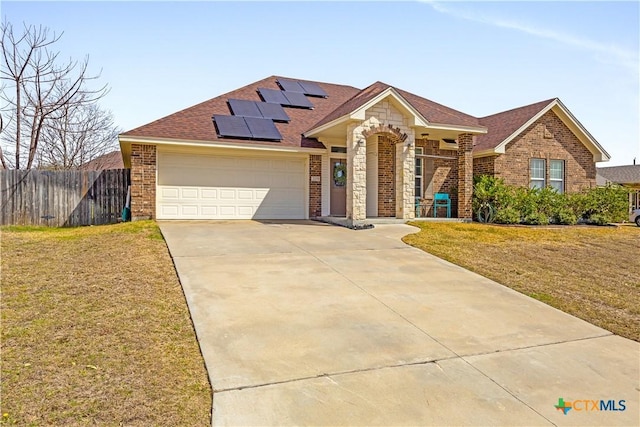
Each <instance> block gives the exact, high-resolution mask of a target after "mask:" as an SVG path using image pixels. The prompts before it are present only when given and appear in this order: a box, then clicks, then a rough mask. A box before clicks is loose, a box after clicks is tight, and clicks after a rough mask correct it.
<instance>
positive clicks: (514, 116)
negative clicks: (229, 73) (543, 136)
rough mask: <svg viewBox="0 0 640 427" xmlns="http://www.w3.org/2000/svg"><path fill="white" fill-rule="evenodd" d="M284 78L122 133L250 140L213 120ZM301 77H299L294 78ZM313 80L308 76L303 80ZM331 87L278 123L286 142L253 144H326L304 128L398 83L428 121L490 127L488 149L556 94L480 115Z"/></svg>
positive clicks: (481, 145) (370, 90)
mask: <svg viewBox="0 0 640 427" xmlns="http://www.w3.org/2000/svg"><path fill="white" fill-rule="evenodd" d="M278 79H291V78H289V77H279V76H270V77H267V78H265V79H262V80H259V81H257V82H254V83H251V84H249V85H247V86H244V87H241V88H239V89H236V90H234V91H232V92H228V93H225V94H223V95H220V96H217V97H215V98H212V99H209V100H208V101H204V102H202V103H200V104H197V105H194V106H192V107H189V108H186V109H184V110H182V111H178V112H177V113H174V114H171V115H169V116H166V117H163V118H161V119H158V120H156V121H154V122H151V123H148V124H146V125H144V126H140V127H138V128H135V129H132V130H130V131H127V132H125V133H123V134H122V136H123V137H136V136H137V137H150V138H166V139H177V140H187V141H189V140H190V141H202V142H212V141H220V140H223V141H225V142H231V143H233V142H244V143H246V142H247V141H246V140H239V139H232V138H224V139H221V138H219V137H218V136H217V135H216V130H215V127H214V125H213V122H212V118H211V117H212V116H213V115H214V114H222V115H230V114H231V112H230V110H229V107H228V105H227V100H229V99H245V100H253V101H260V100H261V99H260V96H259V95H258V92H257V90H258V88H267V89H277V90H279V89H280V87H279V86H278V85H277V83H276V81H277V80H278ZM291 80H299V79H291ZM301 81H308V80H301ZM313 83H316V84H318V85H319V86H320V87H321V88H322V89H324V90H325V91H326V92H327V95H328V97H327V98H315V97H314V98H309V99H310V100H311V102H312V103H313V105H314V108H313V109H312V110H307V109H300V108H286V109H285V110H286V112H287V114H288V115H289V117H290V119H291V121H290V122H289V123H276V124H275V125H276V127H277V128H278V130H279V131H280V133H281V134H282V137H283V139H282V141H280V142H267V141H256V140H251V141H250V142H251V143H253V144H259V145H269V146H288V147H304V148H325V147H324V146H323V145H322V143H320V142H319V141H318V140H316V139H315V138H305V137H303V136H302V134H303V133H304V132H307V131H309V130H311V129H314V128H317V127H320V126H322V125H324V124H327V123H330V122H331V121H333V120H336V119H338V118H340V117H343V116H345V115H347V114H349V113H351V112H352V111H355V110H357V109H358V108H359V107H361V106H363V105H365V104H366V103H367V102H369V101H371V100H372V99H374V98H375V97H376V96H378V95H380V94H381V93H383V92H384V91H386V90H387V89H389V88H393V89H394V90H395V91H396V92H397V93H398V94H399V95H400V96H402V97H403V98H404V100H406V101H407V102H408V103H409V104H411V106H412V107H413V108H414V109H415V110H417V111H418V112H419V113H420V114H421V115H422V116H423V117H424V118H425V119H426V120H427V121H429V122H431V123H438V124H448V125H453V126H455V125H459V126H475V127H486V128H487V130H488V132H487V133H486V134H483V135H477V136H476V141H475V146H474V151H484V150H490V149H493V148H496V147H497V146H498V145H499V144H500V143H502V142H503V141H504V140H505V139H506V138H508V137H509V136H510V135H511V134H513V133H514V132H515V131H516V130H518V129H519V128H520V127H521V126H522V125H524V124H525V123H526V122H527V121H529V120H530V119H531V118H533V117H534V116H535V115H536V114H538V113H539V112H540V111H542V110H543V109H544V108H545V107H547V106H549V104H550V103H552V102H553V101H555V100H556V98H552V99H548V100H545V101H541V102H536V103H535V104H530V105H526V106H524V107H519V108H514V109H512V110H508V111H504V112H501V113H497V114H493V115H491V116H487V117H482V118H476V117H474V116H471V115H469V114H465V113H462V112H460V111H457V110H454V109H452V108H449V107H446V106H444V105H441V104H438V103H436V102H433V101H430V100H428V99H425V98H422V97H420V96H417V95H415V94H412V93H410V92H407V91H404V90H402V89H398V88H396V87H394V86H391V85H389V84H386V83H383V82H375V83H373V84H372V85H370V86H368V87H366V88H365V89H362V90H359V89H357V88H354V87H352V86H346V85H337V84H331V83H322V82H313Z"/></svg>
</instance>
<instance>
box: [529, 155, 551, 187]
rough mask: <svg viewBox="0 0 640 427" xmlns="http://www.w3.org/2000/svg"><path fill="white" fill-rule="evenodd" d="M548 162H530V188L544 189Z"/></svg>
mask: <svg viewBox="0 0 640 427" xmlns="http://www.w3.org/2000/svg"><path fill="white" fill-rule="evenodd" d="M546 169H547V167H546V162H545V160H544V159H531V160H530V161H529V188H544V187H545V185H546V183H545V171H546Z"/></svg>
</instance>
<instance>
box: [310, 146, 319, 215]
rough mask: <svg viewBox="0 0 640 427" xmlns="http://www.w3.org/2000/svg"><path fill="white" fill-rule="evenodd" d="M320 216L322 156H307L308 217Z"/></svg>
mask: <svg viewBox="0 0 640 427" xmlns="http://www.w3.org/2000/svg"><path fill="white" fill-rule="evenodd" d="M319 216H322V156H318V155H315V154H311V155H310V156H309V218H317V217H319Z"/></svg>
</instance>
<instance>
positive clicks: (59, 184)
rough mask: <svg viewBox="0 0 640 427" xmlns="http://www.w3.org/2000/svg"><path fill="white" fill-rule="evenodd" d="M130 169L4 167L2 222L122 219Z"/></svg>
mask: <svg viewBox="0 0 640 427" xmlns="http://www.w3.org/2000/svg"><path fill="white" fill-rule="evenodd" d="M130 184H131V179H130V174H129V169H109V170H103V171H40V170H34V169H32V170H28V171H25V170H0V202H1V203H2V205H1V208H0V225H45V226H52V227H62V226H80V225H100V224H110V223H115V222H118V221H119V220H120V217H121V213H122V208H123V207H124V204H125V201H126V197H127V187H128V186H129V185H130Z"/></svg>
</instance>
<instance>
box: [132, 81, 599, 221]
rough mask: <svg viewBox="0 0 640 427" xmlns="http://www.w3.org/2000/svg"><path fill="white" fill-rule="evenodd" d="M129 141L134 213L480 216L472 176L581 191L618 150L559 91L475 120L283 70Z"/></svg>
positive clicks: (379, 89) (381, 91) (394, 93)
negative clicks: (442, 196) (442, 203)
mask: <svg viewBox="0 0 640 427" xmlns="http://www.w3.org/2000/svg"><path fill="white" fill-rule="evenodd" d="M120 146H121V149H122V155H123V159H124V164H125V166H126V167H130V168H131V177H132V215H133V218H134V219H135V218H149V217H151V218H158V219H190V218H192V219H250V218H253V219H305V218H313V217H322V216H342V217H346V218H347V220H348V222H349V223H351V224H357V223H361V222H363V221H364V220H365V219H366V218H368V217H369V218H371V217H395V218H402V219H411V218H414V217H415V215H416V203H417V200H420V201H421V202H422V205H423V207H425V208H426V209H425V210H426V211H428V210H429V208H430V203H432V200H433V197H434V194H435V193H447V194H448V195H449V197H450V199H451V201H452V216H454V217H458V218H465V219H470V218H471V217H472V212H471V198H472V192H473V175H474V174H480V173H488V174H492V175H496V176H499V177H502V178H504V179H505V180H506V181H507V182H508V183H512V184H519V185H530V186H535V187H542V186H545V185H551V186H553V187H555V188H557V189H558V190H559V191H577V190H580V189H581V188H584V187H591V186H594V185H595V175H596V174H595V163H596V162H600V161H607V160H608V159H609V155H608V154H607V153H606V152H605V151H604V149H603V148H602V147H601V146H600V145H599V144H598V142H597V141H596V140H595V139H594V138H593V137H592V136H591V135H590V134H589V133H588V132H587V131H586V129H585V128H584V127H583V126H582V125H581V124H580V123H579V122H578V121H577V120H576V119H575V118H574V117H573V115H572V114H571V113H570V112H569V110H568V109H567V108H566V107H565V106H564V105H563V104H562V103H561V102H560V101H559V100H558V99H551V100H548V101H543V102H540V103H537V104H532V105H530V106H526V107H522V108H518V109H515V110H510V111H507V112H504V113H499V114H496V115H493V116H488V117H484V118H477V117H473V116H471V115H468V114H465V113H462V112H460V111H456V110H454V109H452V108H449V107H445V106H444V105H441V104H437V103H435V102H433V101H430V100H428V99H425V98H422V97H419V96H417V95H414V94H412V93H409V92H406V91H403V90H401V89H398V88H395V87H393V86H390V85H388V84H385V83H381V82H376V83H374V84H372V85H371V86H369V87H367V88H365V89H363V90H359V89H357V88H354V87H351V86H344V85H337V84H329V83H319V82H311V81H306V80H295V79H290V78H284V77H276V76H272V77H268V78H266V79H263V80H260V81H258V82H255V83H252V84H250V85H247V86H244V87H242V88H240V89H237V90H234V91H232V92H229V93H227V94H224V95H221V96H218V97H216V98H213V99H210V100H208V101H205V102H203V103H200V104H197V105H195V106H193V107H190V108H187V109H185V110H182V111H179V112H177V113H174V114H172V115H169V116H167V117H164V118H161V119H159V120H156V121H154V122H152V123H149V124H146V125H144V126H141V127H139V128H136V129H133V130H130V131H128V132H125V133H123V134H121V135H120ZM422 213H424V211H423V212H422ZM440 214H442V212H441V213H440Z"/></svg>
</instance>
